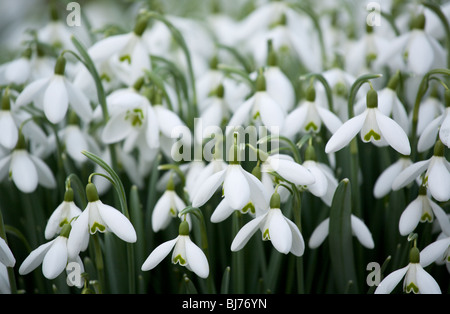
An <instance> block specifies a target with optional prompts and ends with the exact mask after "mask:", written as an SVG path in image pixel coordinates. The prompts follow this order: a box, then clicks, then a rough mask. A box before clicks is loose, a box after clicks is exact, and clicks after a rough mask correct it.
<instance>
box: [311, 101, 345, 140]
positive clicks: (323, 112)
mask: <svg viewBox="0 0 450 314" xmlns="http://www.w3.org/2000/svg"><path fill="white" fill-rule="evenodd" d="M316 109H317V112H318V114H319V116H320V119H322V122H323V124H325V126H326V127H327V129H328V130H329V131H330V132H331V133H332V134H334V133H336V131H337V130H338V129H339V128H340V127H341V126H342V121H341V119H339V118H338V116H337V115H335V114H334V113H332V112H331V111H330V110H327V109H325V108H322V107H320V106H316Z"/></svg>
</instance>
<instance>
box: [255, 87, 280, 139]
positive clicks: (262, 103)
mask: <svg viewBox="0 0 450 314" xmlns="http://www.w3.org/2000/svg"><path fill="white" fill-rule="evenodd" d="M258 96H259V97H258V98H257V100H255V104H256V105H257V106H258V108H259V113H260V116H261V120H262V122H263V124H264V125H265V126H266V127H268V128H270V129H269V131H270V132H272V133H274V132H275V133H277V134H279V133H280V131H281V127H282V126H283V124H284V111H283V110H282V109H281V107H280V105H279V104H277V103H276V102H275V101H274V100H273V99H272V97H270V96H269V94H267V92H264V93H263V94H261V95H258ZM272 128H273V129H272Z"/></svg>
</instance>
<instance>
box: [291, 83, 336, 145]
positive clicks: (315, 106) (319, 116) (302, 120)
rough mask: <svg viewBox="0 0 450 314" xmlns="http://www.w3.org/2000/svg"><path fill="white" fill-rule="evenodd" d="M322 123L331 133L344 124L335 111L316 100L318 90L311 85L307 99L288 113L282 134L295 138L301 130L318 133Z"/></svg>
mask: <svg viewBox="0 0 450 314" xmlns="http://www.w3.org/2000/svg"><path fill="white" fill-rule="evenodd" d="M322 124H324V125H325V126H326V127H327V129H328V130H329V131H330V132H331V133H335V132H336V131H337V130H338V129H339V128H340V127H341V126H342V122H341V120H340V119H339V118H338V117H337V116H336V115H335V114H334V113H333V112H331V111H330V110H328V109H326V108H325V107H324V106H322V105H321V104H319V103H318V101H316V90H315V88H314V86H310V87H309V88H308V90H307V91H306V99H305V100H304V101H302V102H301V103H300V104H299V106H298V107H297V108H295V109H294V110H293V111H291V112H290V113H289V114H288V115H287V117H286V120H285V123H284V126H283V130H282V134H283V135H285V136H287V137H289V138H293V137H294V135H295V134H297V133H299V132H301V133H310V132H314V133H318V132H320V129H321V126H322Z"/></svg>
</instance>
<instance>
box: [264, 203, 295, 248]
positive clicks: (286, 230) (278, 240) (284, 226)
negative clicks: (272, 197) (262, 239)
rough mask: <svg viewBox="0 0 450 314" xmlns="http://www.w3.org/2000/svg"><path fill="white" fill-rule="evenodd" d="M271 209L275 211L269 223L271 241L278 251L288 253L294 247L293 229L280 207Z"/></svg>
mask: <svg viewBox="0 0 450 314" xmlns="http://www.w3.org/2000/svg"><path fill="white" fill-rule="evenodd" d="M270 210H271V211H273V214H272V216H271V217H270V224H269V236H270V241H271V242H272V244H273V246H274V247H275V248H276V249H277V251H278V252H280V253H284V254H288V253H289V251H290V250H291V247H292V232H291V229H290V227H289V225H288V223H287V222H286V218H285V217H284V216H283V214H282V213H281V210H280V209H278V208H277V209H270Z"/></svg>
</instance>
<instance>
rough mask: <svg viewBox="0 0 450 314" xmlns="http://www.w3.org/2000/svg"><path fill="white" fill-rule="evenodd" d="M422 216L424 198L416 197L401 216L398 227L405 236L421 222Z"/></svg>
mask: <svg viewBox="0 0 450 314" xmlns="http://www.w3.org/2000/svg"><path fill="white" fill-rule="evenodd" d="M421 217H422V199H421V198H420V197H419V198H416V199H415V200H413V201H412V202H411V203H409V205H408V206H407V207H406V209H405V210H404V211H403V213H402V215H401V216H400V221H399V223H398V227H399V230H400V234H401V235H403V236H405V235H408V234H410V233H411V232H412V231H413V230H414V229H415V228H416V227H417V225H418V224H419V221H420V218H421Z"/></svg>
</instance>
